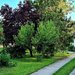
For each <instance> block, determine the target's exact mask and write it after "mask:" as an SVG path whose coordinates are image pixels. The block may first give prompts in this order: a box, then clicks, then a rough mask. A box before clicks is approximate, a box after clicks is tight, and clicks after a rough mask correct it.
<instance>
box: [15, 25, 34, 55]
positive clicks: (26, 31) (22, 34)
mask: <svg viewBox="0 0 75 75" xmlns="http://www.w3.org/2000/svg"><path fill="white" fill-rule="evenodd" d="M33 33H34V26H33V24H31V25H29V24H26V25H25V26H22V27H21V30H19V33H18V35H17V36H15V37H14V39H15V43H16V45H18V46H23V47H25V48H26V49H29V50H30V55H31V56H33V55H32V44H31V38H32V36H33Z"/></svg>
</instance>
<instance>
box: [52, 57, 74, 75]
mask: <svg viewBox="0 0 75 75" xmlns="http://www.w3.org/2000/svg"><path fill="white" fill-rule="evenodd" d="M74 68H75V58H74V59H72V60H71V61H70V62H68V63H67V64H66V65H64V66H63V67H62V68H60V69H59V70H58V71H57V72H55V73H54V74H53V75H69V74H70V73H71V72H72V70H73V69H74Z"/></svg>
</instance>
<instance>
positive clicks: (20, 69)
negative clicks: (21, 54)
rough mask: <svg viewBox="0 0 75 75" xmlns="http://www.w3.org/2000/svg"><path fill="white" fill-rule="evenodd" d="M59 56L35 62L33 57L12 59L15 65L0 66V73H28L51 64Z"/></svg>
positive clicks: (20, 74)
mask: <svg viewBox="0 0 75 75" xmlns="http://www.w3.org/2000/svg"><path fill="white" fill-rule="evenodd" d="M58 59H60V58H57V57H53V58H47V59H43V61H41V62H36V58H35V57H32V58H31V57H28V58H27V57H26V58H21V59H13V60H12V61H13V62H16V63H17V65H16V66H15V67H2V68H0V75H30V73H32V72H35V71H37V70H39V69H40V68H42V67H44V66H47V65H49V64H52V63H53V62H55V61H57V60H58Z"/></svg>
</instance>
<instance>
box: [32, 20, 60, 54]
mask: <svg viewBox="0 0 75 75" xmlns="http://www.w3.org/2000/svg"><path fill="white" fill-rule="evenodd" d="M58 39H59V29H58V28H57V27H56V26H55V24H54V23H53V21H47V22H40V24H39V27H38V31H37V33H36V35H35V36H34V37H33V38H32V43H33V45H34V46H35V47H36V49H37V51H38V52H42V53H43V55H44V54H46V53H49V52H50V53H51V54H53V52H54V45H55V43H56V41H57V40H58Z"/></svg>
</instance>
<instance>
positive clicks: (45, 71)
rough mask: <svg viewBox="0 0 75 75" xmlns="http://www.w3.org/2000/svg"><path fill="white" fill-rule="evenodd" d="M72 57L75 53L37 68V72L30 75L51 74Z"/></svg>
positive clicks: (74, 56)
mask: <svg viewBox="0 0 75 75" xmlns="http://www.w3.org/2000/svg"><path fill="white" fill-rule="evenodd" d="M73 58H75V54H72V55H71V56H70V57H68V58H65V59H63V60H59V61H57V62H55V63H53V64H52V65H49V66H46V67H44V68H42V69H40V70H38V71H37V72H34V73H32V74H31V75H52V74H53V73H55V72H56V71H57V70H58V69H60V68H61V67H62V66H63V65H65V64H66V63H68V62H69V61H70V60H72V59H73ZM36 66H37V65H36ZM74 75H75V74H74Z"/></svg>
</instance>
